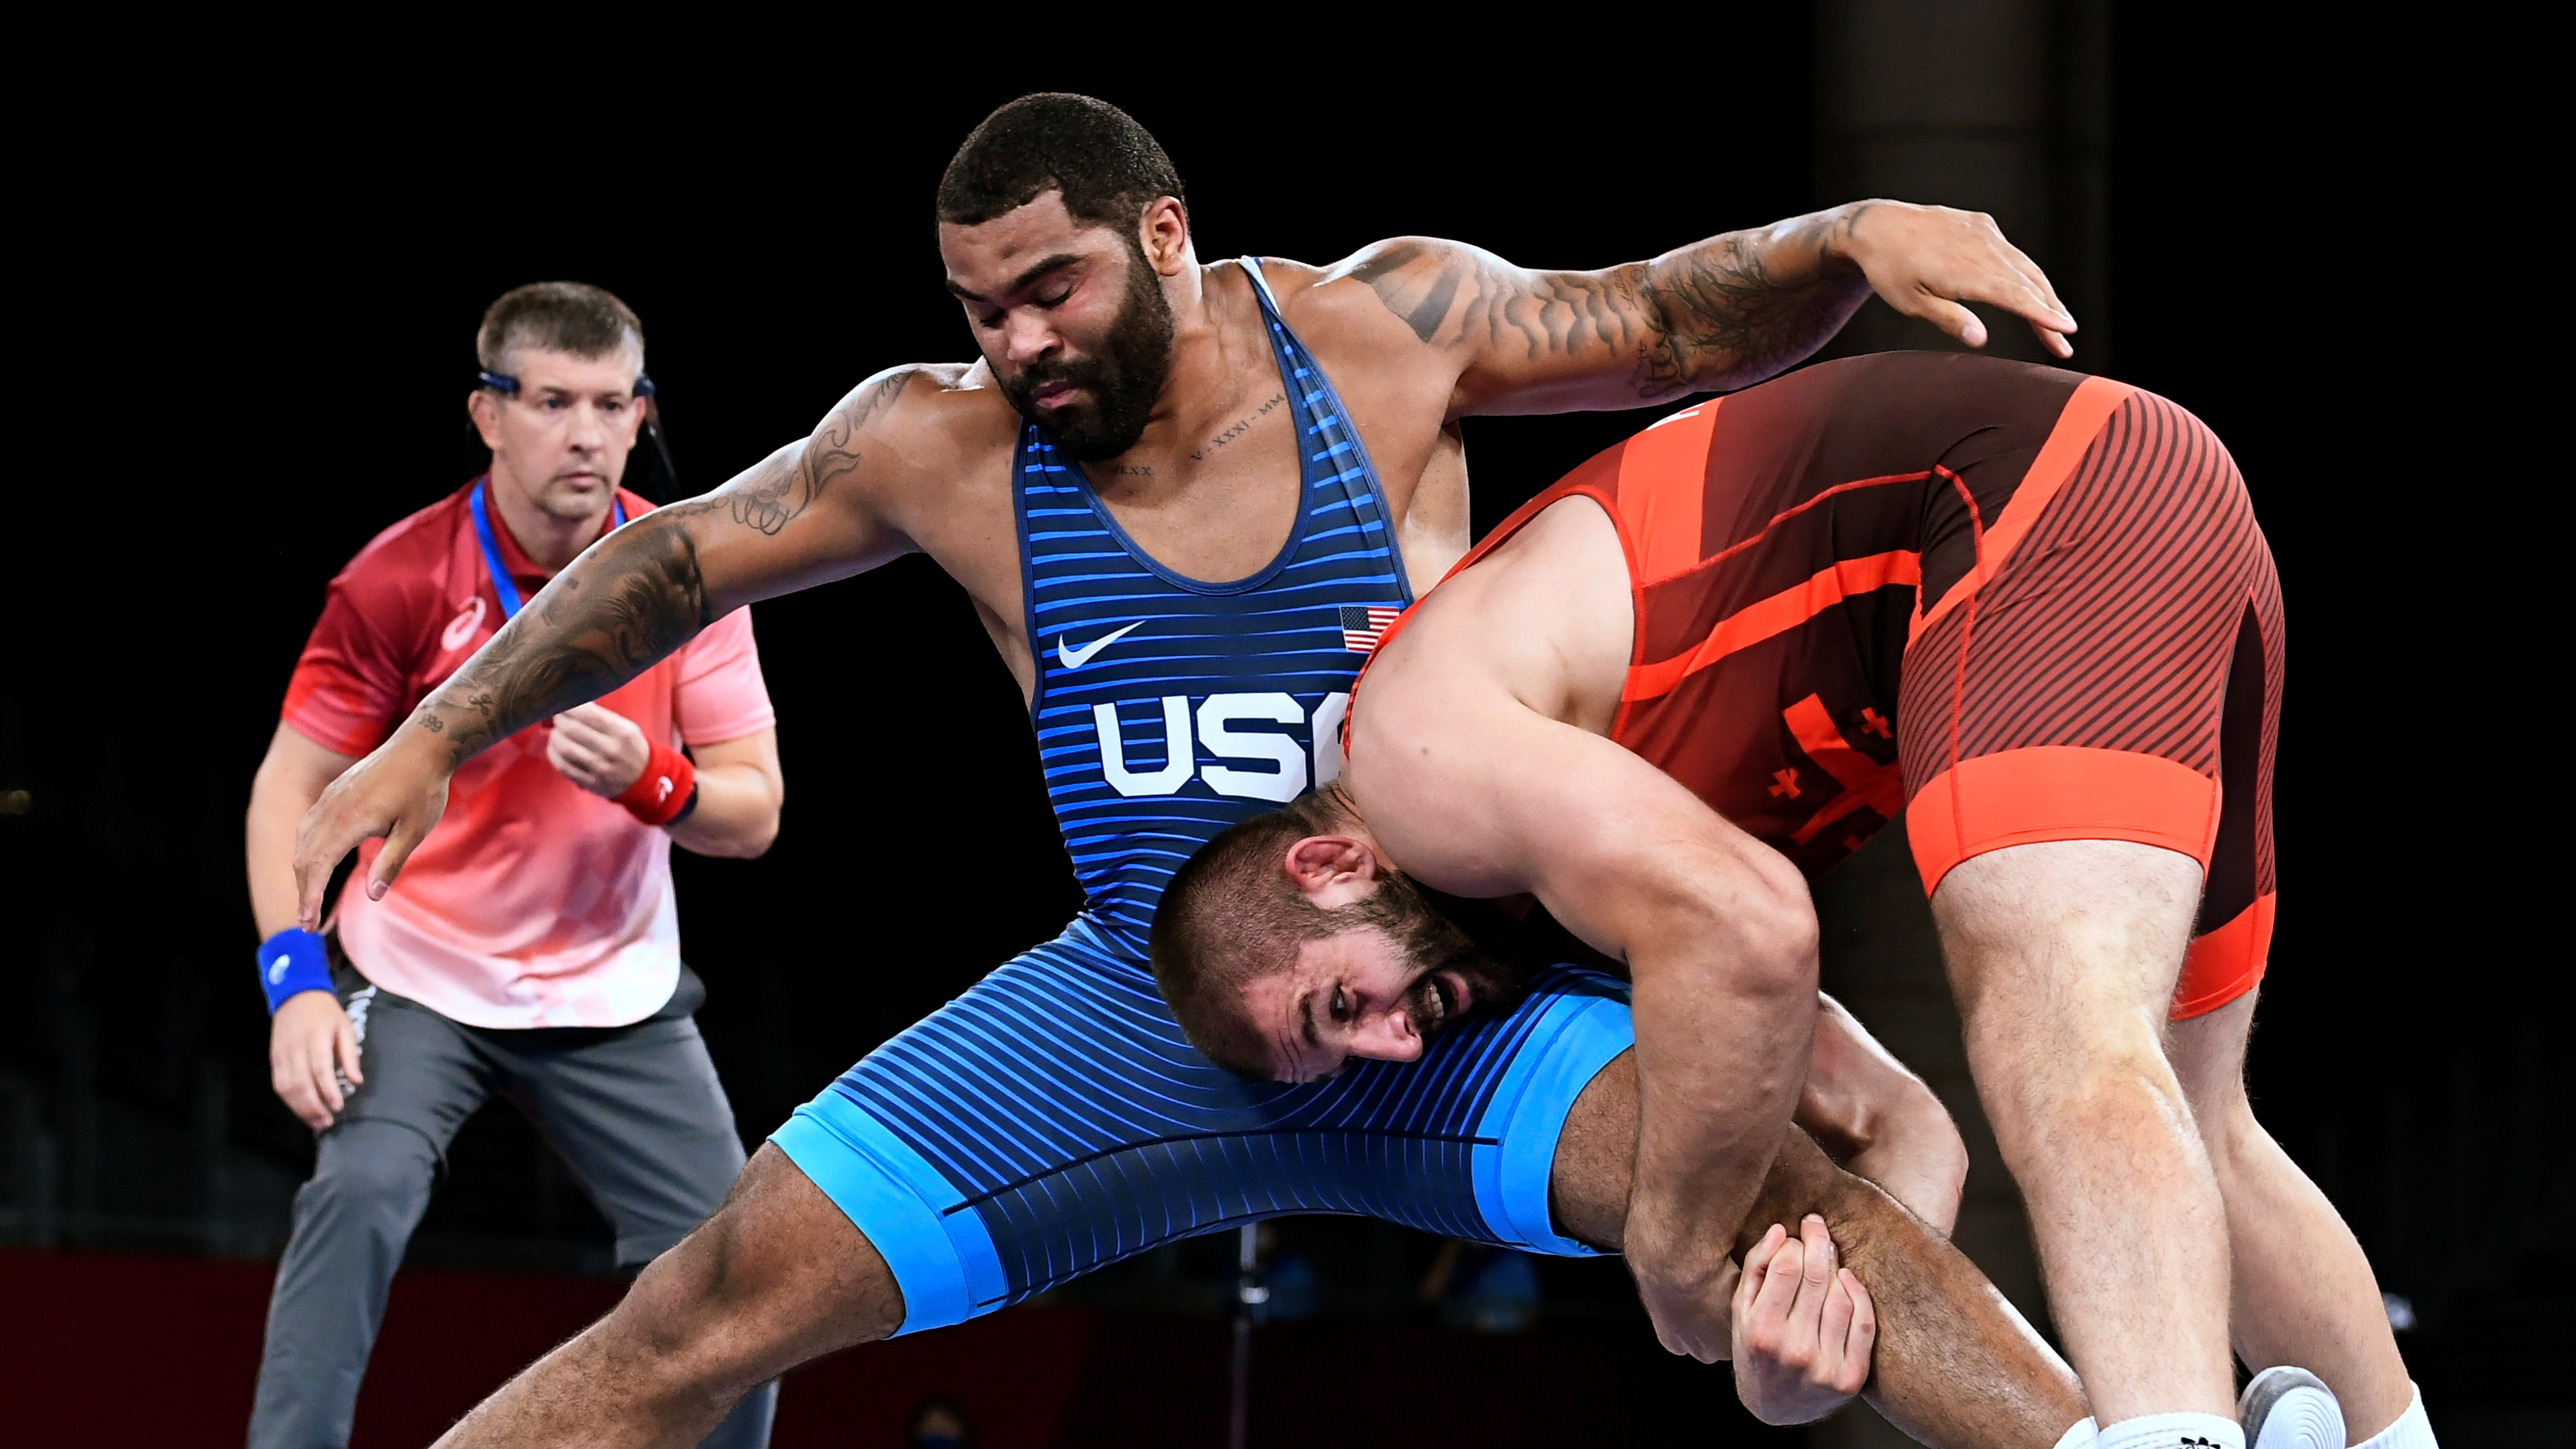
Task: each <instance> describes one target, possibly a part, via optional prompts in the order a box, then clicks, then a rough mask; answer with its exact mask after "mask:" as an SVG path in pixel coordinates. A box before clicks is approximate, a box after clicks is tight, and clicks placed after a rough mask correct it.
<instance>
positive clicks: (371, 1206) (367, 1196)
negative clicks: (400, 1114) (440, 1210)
mask: <svg viewBox="0 0 2576 1449" xmlns="http://www.w3.org/2000/svg"><path fill="white" fill-rule="evenodd" d="M437 1176H438V1151H437V1149H436V1148H435V1147H433V1146H432V1145H431V1144H430V1142H429V1140H428V1139H427V1138H424V1137H423V1136H421V1135H420V1134H419V1133H418V1132H416V1131H413V1130H412V1129H411V1128H408V1127H401V1126H396V1125H394V1124H392V1123H389V1122H369V1121H358V1122H350V1123H345V1124H343V1125H341V1126H339V1127H337V1128H334V1129H333V1130H332V1131H331V1132H329V1133H327V1134H325V1135H324V1137H323V1138H322V1141H321V1143H320V1146H319V1148H318V1150H317V1152H316V1154H315V1157H314V1163H313V1178H312V1180H311V1181H309V1182H307V1183H306V1184H305V1185H304V1188H303V1191H302V1192H300V1193H298V1194H297V1199H298V1205H299V1206H301V1207H304V1208H306V1209H307V1210H308V1211H329V1212H336V1213H344V1214H364V1215H377V1214H392V1215H395V1216H407V1215H408V1214H411V1213H414V1212H417V1211H418V1210H419V1209H420V1208H421V1207H423V1206H424V1205H426V1204H427V1202H428V1200H429V1189H430V1184H431V1183H432V1182H433V1181H434V1180H435V1179H436V1177H437Z"/></svg>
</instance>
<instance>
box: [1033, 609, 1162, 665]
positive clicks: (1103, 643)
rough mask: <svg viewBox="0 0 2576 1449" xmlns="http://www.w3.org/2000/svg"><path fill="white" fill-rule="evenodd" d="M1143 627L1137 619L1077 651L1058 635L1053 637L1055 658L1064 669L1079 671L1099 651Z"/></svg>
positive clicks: (1142, 623) (1141, 621)
mask: <svg viewBox="0 0 2576 1449" xmlns="http://www.w3.org/2000/svg"><path fill="white" fill-rule="evenodd" d="M1144 627H1145V621H1144V620H1142V619H1139V620H1137V621H1136V622H1135V623H1133V624H1130V625H1128V626H1127V628H1125V629H1120V630H1118V631H1116V632H1114V633H1109V634H1103V635H1101V636H1100V637H1099V638H1097V639H1094V640H1092V641H1091V642H1090V643H1088V644H1085V645H1083V646H1082V647H1081V648H1079V649H1077V648H1075V647H1074V646H1073V645H1072V643H1071V642H1069V641H1068V640H1067V639H1066V638H1065V637H1064V636H1063V635H1062V634H1058V635H1057V636H1055V657H1056V658H1058V659H1061V660H1063V661H1064V667H1065V668H1067V669H1080V668H1081V667H1082V666H1084V665H1086V664H1089V663H1090V662H1091V660H1092V656H1093V655H1096V654H1098V653H1099V652H1100V651H1101V650H1103V649H1106V648H1108V647H1109V646H1110V645H1112V644H1115V643H1117V642H1118V641H1119V640H1120V639H1123V638H1125V637H1126V636H1127V634H1128V632H1129V630H1134V629H1142V628H1144Z"/></svg>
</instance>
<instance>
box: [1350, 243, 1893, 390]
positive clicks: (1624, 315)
mask: <svg viewBox="0 0 2576 1449" xmlns="http://www.w3.org/2000/svg"><path fill="white" fill-rule="evenodd" d="M1856 215H1857V213H1854V214H1853V215H1852V216H1844V217H1839V218H1837V219H1836V220H1835V221H1833V222H1831V223H1811V224H1808V225H1805V226H1800V227H1795V228H1774V229H1768V230H1765V231H1761V232H1729V233H1727V234H1726V235H1724V236H1716V237H1711V238H1709V239H1708V240H1707V241H1704V242H1701V243H1699V244H1698V245H1696V246H1690V247H1684V248H1682V249H1681V250H1679V251H1675V252H1671V253H1668V254H1667V255H1665V256H1662V257H1659V258H1657V259H1656V260H1654V261H1651V262H1632V263H1629V264H1628V265H1626V266H1619V267H1611V268H1608V269H1606V270H1603V271H1598V272H1535V271H1523V270H1521V269H1519V268H1515V267H1511V266H1507V265H1505V264H1504V263H1502V262H1501V261H1500V260H1499V259H1497V258H1495V257H1493V256H1492V255H1490V254H1488V253H1485V252H1482V251H1478V250H1475V249H1473V248H1469V247H1445V248H1444V247H1435V246H1431V245H1426V244H1423V243H1418V242H1399V243H1397V244H1395V245H1394V246H1391V247H1389V248H1387V249H1386V250H1385V251H1383V252H1380V253H1379V254H1377V255H1376V256H1373V257H1371V258H1369V259H1368V260H1367V261H1365V262H1363V263H1361V264H1360V265H1359V266H1358V267H1357V268H1355V269H1354V270H1353V272H1352V275H1353V276H1355V277H1356V278H1358V279H1359V280H1360V281H1362V282H1365V283H1367V284H1368V285H1369V287H1370V288H1371V289H1372V290H1373V291H1375V292H1376V293H1377V296H1378V300H1379V301H1380V302H1382V303H1384V304H1385V306H1386V308H1387V310H1389V311H1391V312H1393V313H1394V314H1395V315H1396V316H1398V317H1401V318H1403V319H1404V322H1405V325H1406V326H1408V327H1410V328H1412V329H1413V333H1414V335H1415V336H1417V337H1419V338H1421V339H1422V340H1423V341H1425V342H1433V343H1440V342H1446V343H1450V344H1463V345H1476V346H1484V347H1508V346H1519V347H1521V348H1524V349H1526V353H1527V356H1528V357H1529V358H1530V359H1531V360H1533V361H1536V360H1538V359H1540V358H1542V357H1546V356H1550V355H1556V356H1563V357H1567V358H1569V359H1579V358H1581V357H1582V355H1583V354H1586V353H1589V354H1592V355H1593V357H1594V359H1595V360H1597V361H1599V362H1600V363H1603V364H1612V363H1613V361H1614V359H1615V360H1619V361H1624V362H1625V364H1626V365H1627V367H1628V370H1629V384H1630V386H1631V387H1633V388H1634V389H1635V390H1636V394H1637V397H1638V399H1639V401H1641V402H1660V401H1662V400H1664V399H1667V398H1672V397H1678V396H1681V395H1683V394H1685V393H1692V392H1707V391H1713V390H1716V389H1721V388H1730V387H1741V386H1744V385H1746V384H1748V383H1752V382H1757V381H1759V380H1761V379H1762V378H1765V377H1768V376H1770V375H1771V374H1773V373H1775V372H1777V371H1779V370H1780V369H1781V368H1784V367H1787V366H1789V365H1790V364H1791V363H1794V362H1796V361H1798V360H1799V359H1801V358H1803V357H1805V356H1807V355H1808V354H1809V353H1812V352H1814V351H1815V350H1816V349H1817V348H1819V347H1821V346H1823V345H1824V344H1825V342H1826V341H1827V340H1828V339H1830V338H1831V337H1832V336H1833V335H1834V333H1835V332H1837V331H1839V330H1840V329H1841V327H1842V324H1843V323H1844V322H1845V321H1847V320H1849V318H1850V317H1851V314H1852V312H1853V311H1854V310H1855V309H1857V308H1858V307H1859V306H1860V304H1861V302H1862V301H1863V300H1864V299H1865V298H1866V297H1867V296H1868V295H1869V290H1868V282H1867V280H1866V279H1865V278H1864V277H1863V276H1862V275H1861V272H1860V269H1859V268H1858V267H1855V266H1852V265H1851V264H1849V263H1848V262H1843V261H1841V260H1839V259H1838V258H1837V257H1836V255H1835V254H1834V253H1833V252H1832V251H1831V250H1829V248H1828V246H1827V243H1828V241H1829V240H1830V239H1831V237H1832V236H1833V234H1834V230H1833V229H1835V228H1840V229H1843V230H1846V231H1847V230H1848V228H1849V226H1850V224H1851V221H1852V220H1853V219H1854V218H1855V217H1856Z"/></svg>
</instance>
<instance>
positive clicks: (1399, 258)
mask: <svg viewBox="0 0 2576 1449" xmlns="http://www.w3.org/2000/svg"><path fill="white" fill-rule="evenodd" d="M1334 272H1335V274H1336V275H1347V276H1349V277H1351V278H1353V279H1355V280H1357V281H1360V282H1364V283H1366V284H1367V285H1368V287H1369V289H1370V290H1371V291H1373V292H1375V293H1376V294H1377V300H1378V302H1379V303H1380V304H1381V305H1382V306H1383V307H1384V308H1385V310H1386V311H1387V312H1389V313H1392V314H1393V315H1394V316H1395V317H1396V318H1397V319H1398V320H1399V321H1401V322H1402V323H1403V324H1404V326H1405V328H1406V329H1407V330H1409V331H1410V332H1411V333H1412V334H1413V337H1414V339H1415V340H1416V341H1417V342H1418V343H1419V344H1421V345H1422V346H1424V347H1426V348H1428V349H1430V350H1431V351H1432V352H1434V353H1436V354H1438V355H1440V356H1442V357H1443V358H1445V359H1446V361H1447V362H1448V364H1449V366H1450V367H1451V368H1452V369H1453V376H1454V377H1455V378H1456V388H1455V392H1454V395H1453V397H1452V399H1451V408H1450V410H1451V412H1452V413H1453V414H1456V415H1465V414H1471V413H1483V414H1506V413H1550V412H1566V411H1582V410H1590V409H1606V408H1632V407H1637V406H1639V405H1640V404H1643V403H1647V402H1652V401H1655V400H1657V399H1658V398H1662V397H1667V396H1671V395H1673V389H1672V388H1671V387H1669V386H1664V385H1662V384H1660V383H1659V382H1656V381H1655V379H1657V378H1658V377H1659V376H1660V369H1659V368H1658V367H1657V365H1656V362H1655V359H1656V358H1657V357H1659V356H1660V355H1661V339H1662V334H1661V332H1660V331H1659V329H1657V328H1656V327H1655V326H1654V325H1653V323H1654V319H1653V309H1652V307H1651V306H1650V305H1649V302H1650V299H1649V298H1648V296H1647V295H1646V293H1645V292H1644V291H1643V290H1642V287H1641V283H1642V279H1643V277H1644V274H1645V269H1644V268H1643V266H1641V265H1628V266H1618V267H1609V268H1605V269H1603V270H1600V271H1591V272H1576V271H1552V270H1543V269H1539V268H1533V267H1520V266H1514V265H1513V264H1512V263H1510V262H1507V261H1505V260H1503V259H1502V258H1501V257H1498V256H1496V255H1494V254H1493V253H1492V252H1489V251H1486V250H1484V249H1483V248H1481V247H1473V246H1468V245H1466V244H1464V243H1461V242H1453V241H1441V240H1438V239H1435V238H1431V237H1399V238H1396V239H1394V240H1392V241H1385V242H1380V243H1378V244H1377V245H1375V246H1373V247H1370V248H1368V249H1367V250H1366V251H1363V252H1361V253H1359V254H1358V255H1356V256H1354V257H1352V258H1351V259H1350V260H1349V261H1347V262H1344V263H1343V264H1342V265H1341V266H1340V267H1337V268H1335V269H1334ZM1641 380H1643V381H1641ZM1648 384H1652V385H1651V386H1650V385H1648ZM1641 389H1643V390H1641Z"/></svg>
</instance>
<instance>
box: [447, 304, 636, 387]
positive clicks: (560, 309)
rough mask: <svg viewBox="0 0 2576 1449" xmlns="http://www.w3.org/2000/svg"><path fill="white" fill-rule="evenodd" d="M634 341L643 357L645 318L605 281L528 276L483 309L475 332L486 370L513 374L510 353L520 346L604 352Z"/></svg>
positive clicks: (476, 350) (581, 354)
mask: <svg viewBox="0 0 2576 1449" xmlns="http://www.w3.org/2000/svg"><path fill="white" fill-rule="evenodd" d="M628 346H632V347H633V348H634V349H635V361H636V365H637V367H639V368H641V367H642V366H643V361H644V324H643V323H642V322H640V321H638V320H636V317H635V309H634V308H632V307H629V306H627V305H626V304H625V303H624V302H621V301H619V300H617V297H616V294H615V293H612V292H610V291H609V290H608V289H607V288H605V287H594V286H592V285H590V284H589V283H588V282H530V283H529V284H528V285H526V286H524V287H513V288H511V289H510V290H509V291H506V292H503V293H502V294H501V298H500V300H499V301H497V302H494V303H493V304H492V305H491V306H490V307H488V308H485V309H484V312H483V326H482V328H481V329H480V330H478V331H477V332H476V333H475V334H474V356H475V360H476V361H478V362H479V363H481V364H482V367H483V370H484V371H485V372H490V373H497V374H500V375H503V376H508V375H509V374H510V370H511V369H510V355H511V354H512V353H514V352H516V351H518V350H519V349H520V348H522V347H537V348H542V349H544V350H546V351H548V352H569V353H571V354H572V355H573V356H575V357H606V356H607V355H608V354H610V353H612V352H616V351H618V350H619V349H621V348H624V347H628Z"/></svg>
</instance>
